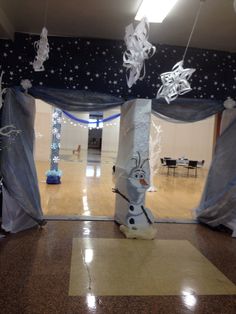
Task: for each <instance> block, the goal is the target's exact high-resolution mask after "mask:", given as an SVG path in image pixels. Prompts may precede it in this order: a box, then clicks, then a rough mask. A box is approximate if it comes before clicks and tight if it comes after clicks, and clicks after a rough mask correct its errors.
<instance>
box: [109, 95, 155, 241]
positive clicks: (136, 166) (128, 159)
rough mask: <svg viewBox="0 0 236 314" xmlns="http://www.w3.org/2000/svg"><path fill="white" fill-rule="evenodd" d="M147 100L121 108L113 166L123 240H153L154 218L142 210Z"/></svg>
mask: <svg viewBox="0 0 236 314" xmlns="http://www.w3.org/2000/svg"><path fill="white" fill-rule="evenodd" d="M150 122H151V100H146V99H137V100H133V101H129V102H126V103H125V104H124V105H123V106H122V108H121V120H120V137H119V149H118V156H117V162H116V167H115V181H116V184H115V188H114V189H113V192H114V193H116V209H115V220H116V222H118V223H119V224H120V225H121V226H120V230H121V231H122V232H123V233H124V234H125V236H126V237H127V238H141V239H153V238H154V236H155V233H156V230H155V228H154V226H153V223H154V217H153V215H152V213H151V211H150V210H149V209H148V208H146V207H145V193H146V190H147V189H148V187H149V181H150V169H149V132H150Z"/></svg>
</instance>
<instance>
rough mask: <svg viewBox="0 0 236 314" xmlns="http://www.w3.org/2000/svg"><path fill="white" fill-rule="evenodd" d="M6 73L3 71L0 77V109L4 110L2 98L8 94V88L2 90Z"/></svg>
mask: <svg viewBox="0 0 236 314" xmlns="http://www.w3.org/2000/svg"><path fill="white" fill-rule="evenodd" d="M3 74H4V72H3V71H2V73H1V75H0V109H1V108H2V105H3V99H2V96H3V94H4V93H5V92H6V90H7V89H6V88H3V89H2V77H3Z"/></svg>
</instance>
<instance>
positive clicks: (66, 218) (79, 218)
mask: <svg viewBox="0 0 236 314" xmlns="http://www.w3.org/2000/svg"><path fill="white" fill-rule="evenodd" d="M44 218H45V219H46V220H48V221H115V220H114V217H111V216H77V215H73V216H59V215H57V216H47V215H46V216H44ZM155 223H175V224H198V221H197V220H196V219H171V218H165V219H156V220H155Z"/></svg>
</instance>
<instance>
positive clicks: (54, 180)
mask: <svg viewBox="0 0 236 314" xmlns="http://www.w3.org/2000/svg"><path fill="white" fill-rule="evenodd" d="M61 120H62V111H61V110H60V109H57V108H54V110H53V114H52V144H51V159H50V161H51V163H50V170H49V171H47V173H46V175H47V183H48V184H60V183H61V171H60V170H59V169H58V163H59V160H60V158H59V153H60V141H61Z"/></svg>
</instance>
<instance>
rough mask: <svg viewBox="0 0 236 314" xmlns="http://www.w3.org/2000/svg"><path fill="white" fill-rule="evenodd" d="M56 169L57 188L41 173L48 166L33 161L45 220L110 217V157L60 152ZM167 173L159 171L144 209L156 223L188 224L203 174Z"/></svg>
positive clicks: (181, 170)
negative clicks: (59, 178)
mask: <svg viewBox="0 0 236 314" xmlns="http://www.w3.org/2000/svg"><path fill="white" fill-rule="evenodd" d="M60 158H61V161H60V164H59V168H60V169H61V170H62V172H63V176H62V184H61V185H47V184H46V183H45V172H46V171H47V170H48V166H49V163H48V162H44V161H37V162H36V165H37V172H38V179H39V186H40V193H41V200H42V207H43V211H44V214H45V215H48V216H93V217H94V216H97V217H98V216H99V217H101V216H106V217H113V215H114V208H115V195H114V194H113V193H112V192H111V190H112V187H114V184H113V182H112V166H113V165H114V163H115V159H116V156H115V154H114V153H104V154H103V155H102V156H101V155H99V153H98V152H97V151H96V150H91V151H90V152H89V154H88V155H87V154H86V153H85V152H84V151H82V152H81V153H80V155H79V156H78V155H73V154H72V153H71V151H61V154H60ZM166 170H167V169H166V168H160V169H159V172H158V174H157V175H156V176H155V185H156V186H157V188H158V191H157V192H152V193H151V192H149V193H147V197H146V206H147V207H148V208H150V209H151V210H152V212H153V213H154V215H155V217H156V218H157V219H164V220H165V219H178V220H192V219H193V218H194V212H193V209H194V208H195V207H197V205H198V203H199V200H200V197H201V193H202V190H203V187H204V183H205V179H206V175H207V170H206V169H198V176H197V178H195V177H194V176H193V173H190V176H189V177H187V169H186V168H184V167H182V166H180V167H178V169H177V171H176V175H175V176H173V175H172V173H171V172H170V175H168V176H167V174H166V173H167V171H166Z"/></svg>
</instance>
